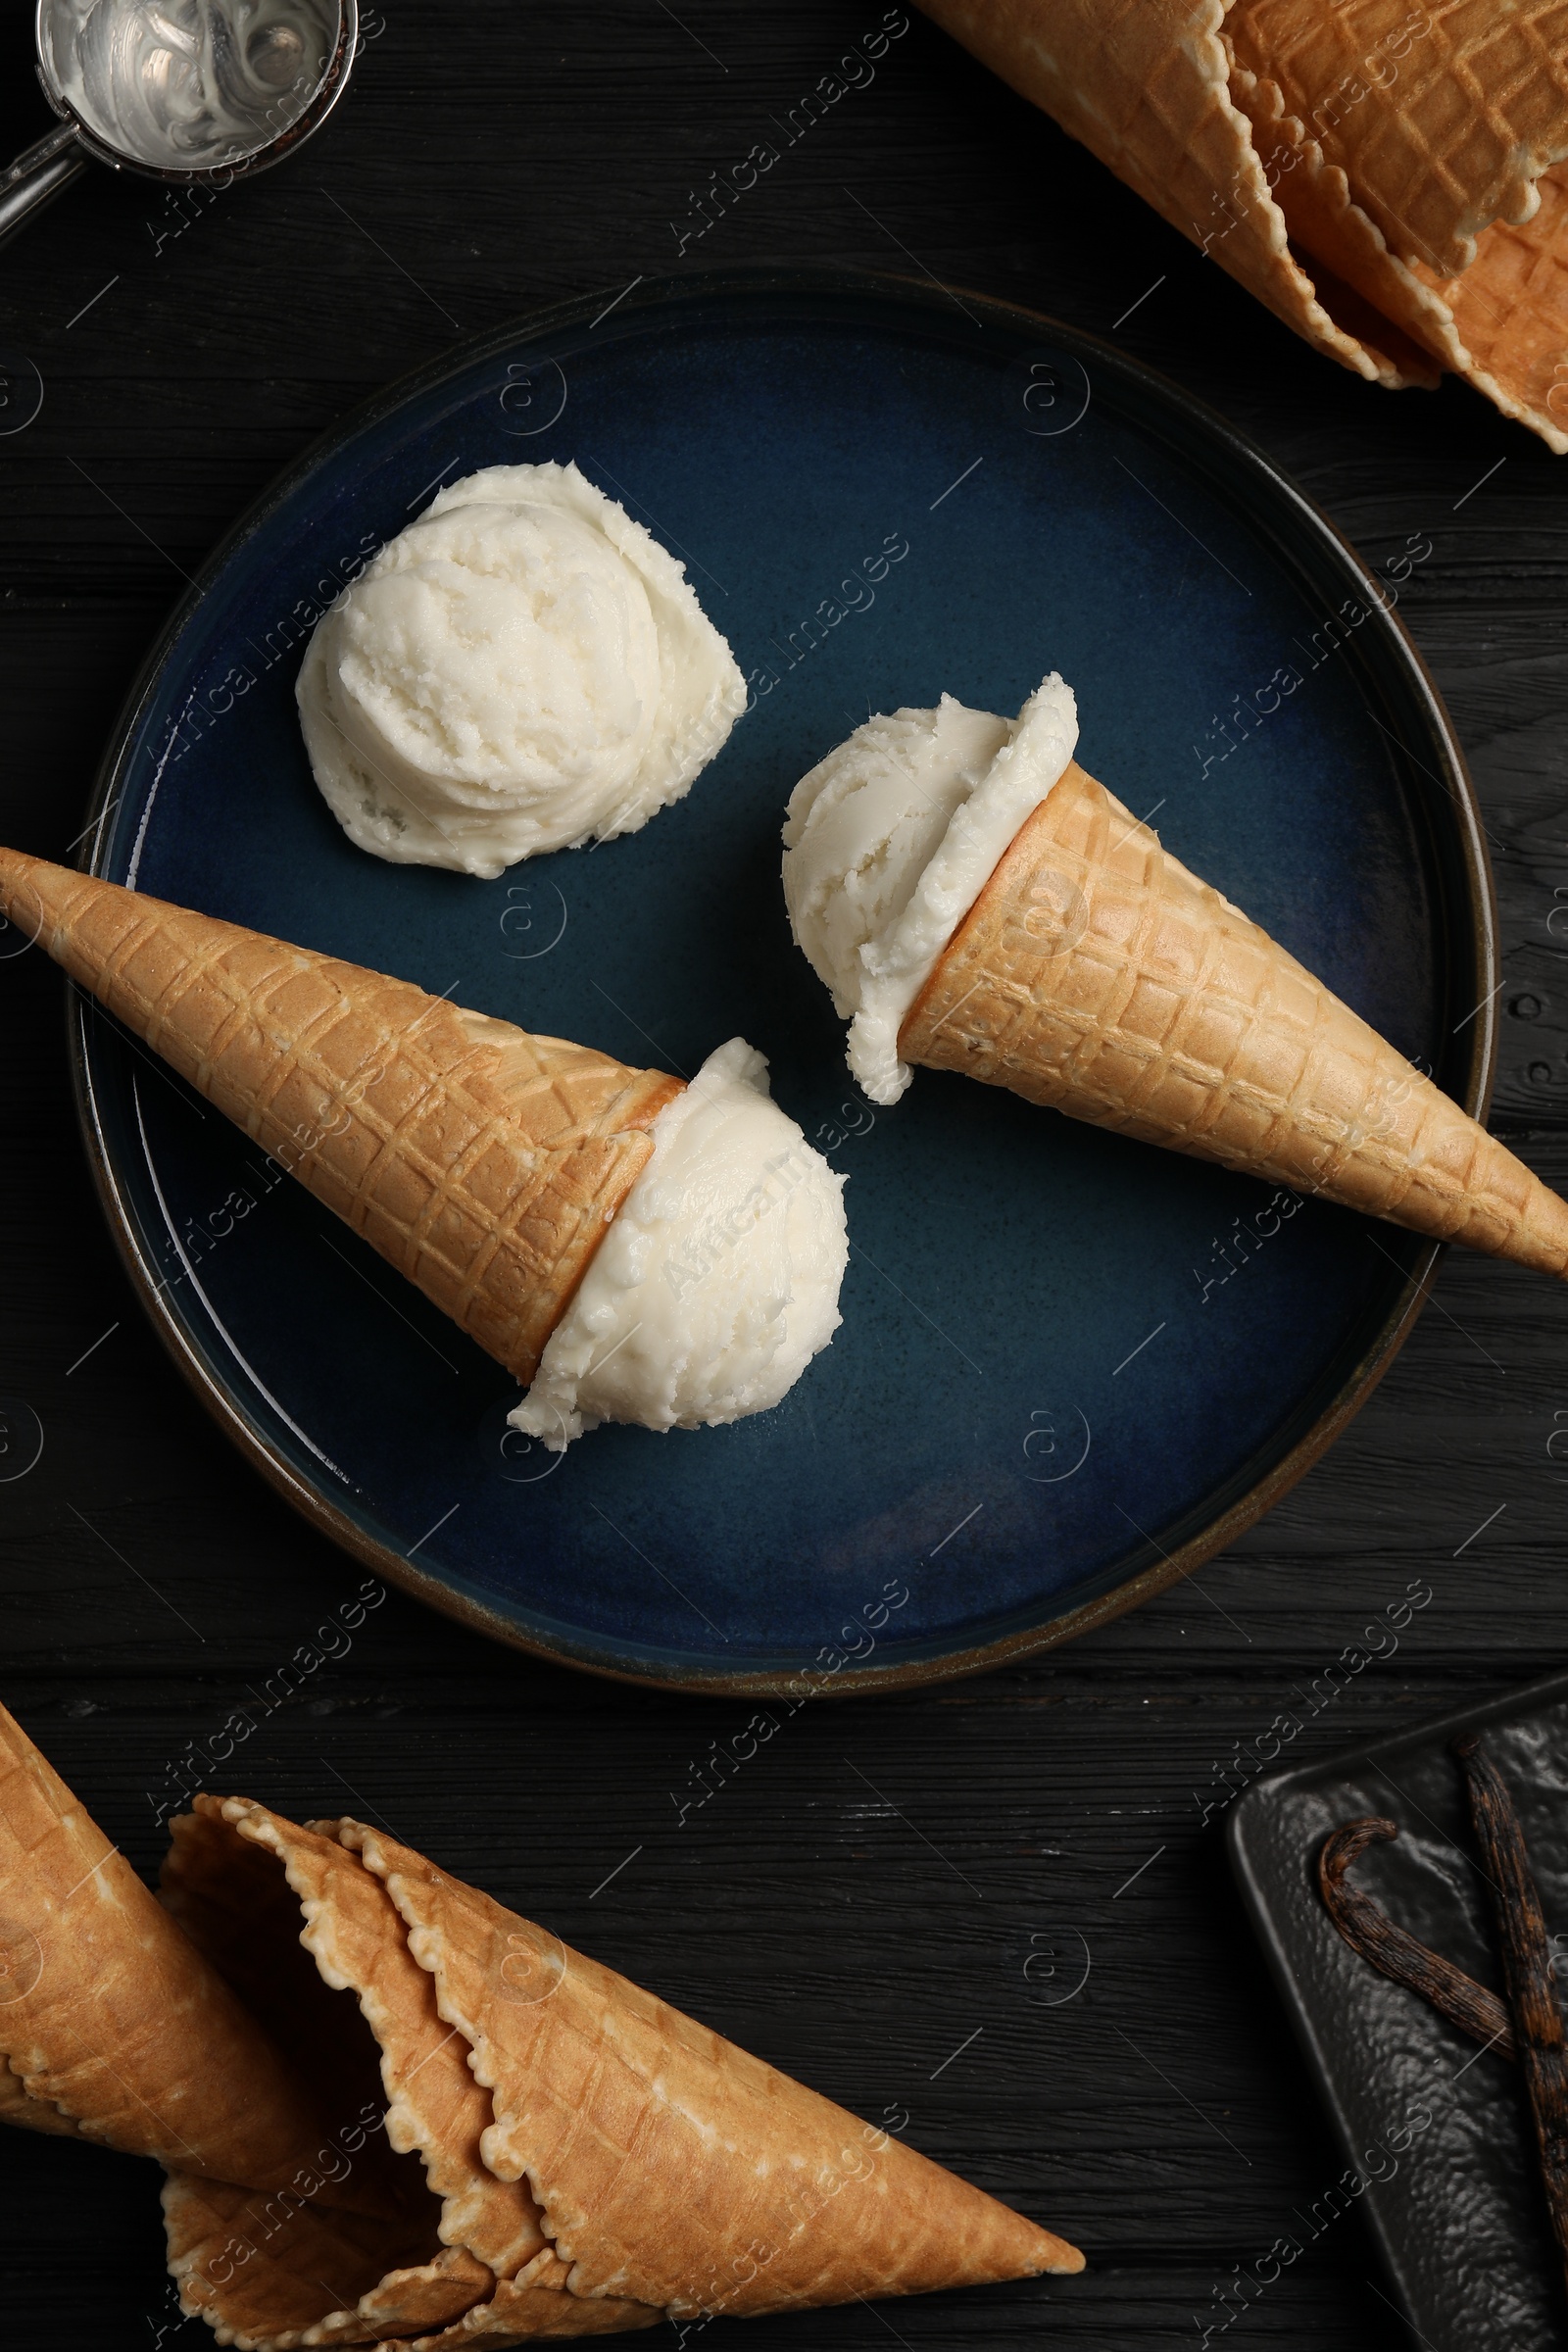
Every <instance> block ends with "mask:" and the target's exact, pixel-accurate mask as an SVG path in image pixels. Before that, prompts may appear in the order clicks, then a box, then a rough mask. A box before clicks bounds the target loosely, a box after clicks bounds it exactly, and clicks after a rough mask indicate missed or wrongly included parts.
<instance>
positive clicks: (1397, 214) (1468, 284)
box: [922, 0, 1568, 454]
mask: <svg viewBox="0 0 1568 2352" xmlns="http://www.w3.org/2000/svg"><path fill="white" fill-rule="evenodd" d="M922 6H923V7H924V8H925V11H926V13H927V15H929V16H931V17H934V18H935V19H936V21H937V22H938V23H939V24H940V25H944V26H945V27H946V28H947V30H948V31H950V32H951V33H953V34H954V35H955V36H956V38H957V39H958V40H960V41H962V42H963V44H964V45H965V47H967V48H969V49H971V50H973V52H974V53H975V55H976V56H977V57H979V58H981V59H982V60H983V61H984V62H985V63H986V64H987V65H989V66H990V67H991V68H992V69H993V71H994V72H996V73H999V74H1001V75H1002V77H1003V78H1004V79H1005V80H1006V81H1009V82H1010V83H1011V84H1012V86H1013V87H1014V88H1015V89H1017V90H1019V91H1021V92H1022V94H1023V95H1024V96H1025V97H1026V98H1029V99H1031V100H1033V102H1034V103H1035V104H1036V105H1037V106H1040V107H1042V108H1044V110H1045V111H1046V112H1047V113H1048V114H1050V115H1052V116H1054V118H1055V120H1056V121H1057V122H1058V123H1060V124H1061V126H1062V128H1063V129H1064V130H1066V131H1068V132H1069V133H1070V134H1071V135H1072V136H1073V137H1074V138H1077V139H1080V140H1081V141H1082V142H1083V144H1084V145H1085V146H1087V147H1088V148H1090V149H1091V150H1092V152H1093V153H1094V154H1095V155H1097V156H1098V157H1099V158H1100V160H1101V161H1102V163H1103V164H1105V165H1107V166H1108V167H1109V169H1110V170H1111V171H1113V172H1115V173H1116V174H1117V176H1118V177H1119V178H1121V179H1122V180H1124V181H1125V182H1126V183H1127V185H1128V186H1129V187H1132V188H1134V189H1135V190H1136V191H1137V192H1138V194H1139V195H1141V196H1142V197H1143V198H1144V199H1145V201H1146V202H1148V203H1149V204H1152V206H1153V207H1154V209H1155V210H1156V211H1157V212H1159V213H1161V214H1162V215H1163V216H1164V218H1165V219H1166V220H1167V221H1170V223H1171V224H1172V226H1173V227H1175V228H1178V229H1180V230H1181V231H1182V233H1183V234H1184V235H1186V236H1189V237H1191V238H1192V240H1193V242H1194V243H1195V244H1197V245H1198V246H1199V247H1200V248H1201V250H1202V251H1203V252H1204V253H1206V254H1207V255H1208V256H1209V257H1210V258H1211V259H1212V260H1214V261H1216V262H1218V263H1219V265H1220V267H1221V268H1222V269H1223V270H1227V271H1228V272H1229V273H1230V275H1231V276H1232V277H1234V278H1236V279H1237V280H1238V281H1239V282H1240V283H1241V284H1242V285H1244V286H1246V287H1247V288H1248V290H1249V291H1250V293H1252V294H1254V295H1255V296H1256V297H1257V298H1258V300H1259V301H1262V302H1264V303H1266V304H1267V305H1268V307H1269V309H1270V310H1271V311H1273V313H1274V314H1275V316H1276V317H1277V318H1279V319H1284V320H1285V322H1286V324H1287V325H1289V326H1292V327H1294V328H1295V329H1296V331H1297V332H1298V333H1299V334H1300V335H1302V336H1303V337H1304V338H1305V339H1306V340H1307V341H1308V342H1309V343H1312V344H1313V345H1315V346H1316V348H1317V349H1318V350H1319V351H1322V352H1324V353H1325V354H1326V355H1327V356H1328V357H1329V358H1331V359H1335V360H1338V361H1339V362H1340V364H1341V365H1342V366H1343V367H1347V368H1353V369H1354V370H1355V371H1356V372H1357V373H1358V374H1361V375H1364V376H1367V377H1369V378H1373V379H1375V380H1377V381H1378V382H1380V383H1383V384H1385V385H1387V386H1389V387H1391V388H1397V387H1398V386H1400V385H1407V384H1428V385H1430V384H1433V383H1435V382H1436V381H1437V380H1438V371H1439V369H1440V368H1451V369H1452V370H1453V371H1454V372H1456V373H1458V374H1460V375H1463V376H1465V377H1466V378H1467V379H1468V380H1469V381H1470V382H1471V383H1473V384H1474V385H1475V386H1476V388H1477V389H1478V390H1479V391H1481V392H1483V393H1485V394H1486V396H1487V397H1488V398H1489V399H1491V400H1493V401H1495V404H1496V405H1497V407H1498V408H1499V409H1501V410H1502V412H1503V414H1504V415H1505V416H1509V417H1515V418H1517V419H1518V421H1519V422H1521V423H1523V424H1525V425H1527V426H1528V427H1529V428H1530V429H1531V430H1532V431H1533V432H1536V433H1539V434H1540V436H1541V438H1542V439H1543V440H1544V441H1545V442H1546V443H1547V445H1548V447H1550V448H1552V449H1554V450H1556V451H1557V452H1558V453H1559V454H1562V453H1563V452H1565V451H1568V434H1565V432H1564V430H1563V427H1564V425H1565V424H1568V389H1565V385H1564V379H1563V377H1561V376H1559V374H1558V373H1557V366H1558V363H1559V362H1561V361H1568V282H1565V281H1568V218H1565V215H1568V181H1564V179H1563V174H1564V172H1568V164H1565V165H1558V164H1556V163H1555V162H1554V159H1555V158H1557V157H1560V156H1562V155H1563V154H1564V152H1565V147H1568V64H1565V58H1568V7H1565V5H1564V0H1429V4H1428V5H1426V6H1411V5H1410V4H1409V0H1341V4H1340V5H1337V6H1335V7H1333V8H1323V7H1321V6H1317V5H1313V4H1312V0H1236V5H1234V6H1232V5H1231V0H922ZM1391 240H1392V241H1391ZM1554 396H1555V397H1554Z"/></svg>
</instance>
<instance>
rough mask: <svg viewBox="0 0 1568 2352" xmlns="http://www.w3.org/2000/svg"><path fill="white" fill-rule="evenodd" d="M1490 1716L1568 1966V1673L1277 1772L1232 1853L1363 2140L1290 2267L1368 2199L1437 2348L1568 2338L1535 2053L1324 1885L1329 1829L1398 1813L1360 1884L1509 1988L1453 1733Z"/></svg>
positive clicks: (1535, 2350)
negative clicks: (1528, 2053) (1532, 2109)
mask: <svg viewBox="0 0 1568 2352" xmlns="http://www.w3.org/2000/svg"><path fill="white" fill-rule="evenodd" d="M1472 1730H1473V1731H1483V1732H1485V1733H1486V1735H1487V1744H1488V1747H1489V1749H1490V1751H1491V1753H1492V1755H1493V1756H1494V1758H1495V1761H1496V1763H1497V1766H1498V1768H1499V1770H1500V1771H1501V1772H1502V1774H1503V1777H1504V1779H1505V1780H1506V1781H1507V1784H1508V1787H1509V1789H1510V1790H1511V1792H1512V1794H1513V1798H1514V1801H1515V1803H1516V1805H1517V1806H1518V1808H1519V1814H1520V1818H1521V1820H1522V1821H1523V1823H1524V1829H1525V1836H1526V1838H1527V1839H1528V1841H1529V1846H1530V1856H1531V1861H1532V1863H1533V1865H1534V1868H1535V1874H1536V1879H1537V1883H1538V1885H1539V1887H1540V1888H1541V1896H1542V1902H1543V1905H1544V1910H1545V1915H1546V1926H1547V1930H1548V1933H1553V1932H1554V1933H1557V1934H1560V1936H1561V1942H1560V1944H1559V1945H1558V1947H1557V1948H1558V1949H1560V1951H1561V1952H1562V1954H1563V1956H1564V1961H1563V1966H1562V1967H1561V1968H1560V1969H1559V1971H1558V1974H1559V1977H1560V1978H1561V1979H1562V1980H1563V1981H1564V1983H1565V1984H1568V1675H1558V1676H1556V1677H1554V1678H1553V1679H1552V1680H1551V1681H1550V1682H1545V1683H1537V1684H1535V1685H1533V1686H1532V1687H1531V1688H1530V1689H1528V1690H1526V1691H1516V1692H1514V1693H1513V1694H1512V1696H1510V1697H1508V1698H1505V1699H1499V1700H1495V1701H1493V1702H1492V1703H1491V1704H1489V1705H1486V1706H1483V1707H1474V1708H1468V1709H1466V1710H1465V1711H1464V1712H1463V1713H1462V1714H1456V1715H1447V1716H1445V1717H1444V1718H1443V1719H1442V1720H1441V1721H1440V1722H1437V1723H1431V1724H1427V1725H1425V1726H1424V1727H1423V1728H1422V1729H1420V1730H1419V1731H1415V1732H1409V1733H1405V1734H1402V1735H1401V1736H1400V1737H1399V1738H1397V1739H1394V1740H1383V1741H1380V1742H1379V1743H1378V1744H1376V1745H1374V1746H1371V1747H1366V1748H1363V1749H1360V1750H1359V1751H1357V1752H1356V1753H1354V1754H1351V1755H1346V1756H1339V1757H1336V1758H1334V1759H1333V1760H1332V1761H1330V1762H1328V1763H1325V1764H1314V1765H1312V1766H1310V1767H1307V1768H1305V1769H1303V1770H1301V1771H1299V1772H1289V1773H1283V1774H1280V1775H1278V1776H1277V1777H1275V1778H1274V1779H1272V1780H1268V1781H1259V1782H1257V1783H1255V1784H1254V1786H1253V1787H1252V1788H1251V1789H1249V1790H1248V1791H1247V1792H1246V1794H1245V1795H1243V1796H1242V1797H1241V1798H1240V1799H1239V1800H1238V1801H1237V1803H1236V1805H1235V1806H1234V1808H1233V1810H1232V1813H1231V1818H1230V1823H1229V1831H1228V1844H1229V1849H1230V1856H1231V1862H1232V1866H1233V1868H1234V1870H1235V1872H1236V1875H1237V1878H1238V1880H1239V1882H1240V1884H1241V1888H1242V1893H1243V1896H1244V1898H1245V1899H1246V1902H1247V1905H1248V1908H1249V1910H1250V1913H1251V1917H1252V1921H1253V1924H1254V1926H1255V1927H1256V1929H1257V1932H1258V1935H1259V1936H1260V1938H1261V1940H1262V1944H1263V1949H1264V1951H1265V1953H1266V1954H1267V1956H1268V1959H1269V1962H1270V1965H1271V1966H1272V1968H1273V1970H1274V1974H1275V1976H1276V1978H1277V1979H1278V1981H1279V1985H1280V1989H1281V1991H1282V1993H1283V1994H1284V1997H1285V2003H1286V2007H1287V2008H1288V2010H1289V2011H1290V2014H1291V2017H1292V2020H1293V2022H1294V2024H1295V2026H1296V2030H1297V2033H1298V2034H1299V2036H1300V2039H1301V2042H1302V2044H1303V2046H1304V2048H1305V2051H1306V2055H1307V2061H1308V2064H1309V2065H1310V2066H1311V2068H1312V2070H1313V2072H1314V2074H1315V2075H1316V2076H1317V2078H1318V2080H1319V2081H1320V2082H1321V2084H1322V2088H1323V2096H1324V2098H1325V2100H1326V2102H1327V2104H1328V2108H1329V2112H1330V2115H1331V2116H1332V2118H1333V2121H1334V2124H1335V2127H1336V2130H1337V2131H1338V2135H1339V2137H1340V2139H1341V2141H1342V2143H1343V2148H1344V2153H1345V2157H1346V2166H1345V2169H1344V2170H1343V2171H1342V2172H1341V2173H1339V2174H1338V2175H1337V2176H1336V2177H1335V2178H1334V2179H1333V2180H1325V2181H1324V2182H1323V2185H1322V2190H1321V2193H1320V2194H1319V2195H1317V2196H1316V2197H1315V2199H1314V2201H1313V2203H1312V2204H1311V2206H1310V2207H1309V2208H1307V2209H1305V2210H1302V2211H1298V2212H1294V2213H1292V2214H1289V2215H1286V2216H1284V2217H1282V2224H1281V2234H1282V2240H1283V2241H1284V2242H1283V2243H1280V2244H1277V2245H1276V2247H1275V2249H1274V2253H1273V2257H1272V2272H1273V2276H1276V2277H1277V2276H1278V2275H1279V2266H1280V2265H1281V2264H1282V2263H1285V2262H1294V2261H1295V2260H1297V2259H1298V2256H1297V2255H1295V2254H1292V2253H1291V2252H1290V2251H1289V2247H1290V2246H1291V2245H1293V2244H1294V2245H1295V2246H1297V2247H1299V2249H1300V2251H1301V2252H1303V2253H1304V2252H1305V2251H1306V2250H1307V2249H1308V2248H1310V2247H1311V2246H1312V2245H1314V2244H1316V2242H1317V2240H1318V2239H1319V2238H1320V2237H1322V2236H1323V2235H1325V2234H1327V2233H1331V2232H1332V2231H1333V2230H1334V2229H1336V2228H1337V2227H1340V2226H1343V2217H1344V2215H1345V2213H1346V2212H1347V2211H1348V2209H1349V2208H1350V2207H1351V2206H1352V2205H1359V2207H1360V2208H1361V2211H1362V2213H1363V2216H1364V2218H1365V2219H1366V2221H1367V2223H1368V2224H1369V2225H1370V2227H1371V2229H1372V2232H1373V2234H1374V2236H1375V2237H1376V2238H1377V2239H1378V2240H1379V2241H1380V2243H1381V2245H1382V2248H1383V2251H1384V2253H1385V2255H1386V2257H1387V2259H1388V2263H1389V2267H1390V2269H1391V2271H1392V2272H1393V2274H1394V2278H1395V2282H1396V2284H1397V2289H1398V2291H1399V2293H1400V2295H1401V2296H1402V2297H1403V2300H1404V2302H1405V2304H1406V2306H1407V2308H1408V2311H1409V2314H1410V2317H1411V2319H1412V2321H1413V2322H1414V2325H1415V2327H1416V2329H1417V2331H1418V2333H1419V2336H1420V2338H1421V2339H1422V2340H1423V2341H1425V2342H1426V2343H1427V2344H1428V2345H1429V2346H1430V2347H1431V2348H1432V2352H1562V2347H1563V2346H1564V2345H1568V2295H1565V2292H1564V2286H1563V2277H1562V2269H1561V2265H1560V2264H1559V2262H1558V2261H1557V2258H1556V2255H1555V2250H1554V2246H1553V2241H1552V2238H1551V2235H1550V2230H1549V2227H1548V2224H1547V2220H1546V2214H1545V2206H1544V2196H1543V2191H1542V2188H1541V2183H1540V2176H1539V2173H1538V2171H1537V2167H1536V2161H1535V2155H1534V2143H1533V2135H1532V2128H1531V2123H1530V2117H1529V2111H1528V2108H1527V2106H1526V2102H1525V2095H1524V2086H1523V2083H1522V2082H1520V2080H1519V2078H1518V2070H1517V2068H1516V2067H1515V2066H1514V2065H1513V2064H1512V2062H1511V2061H1509V2060H1507V2059H1504V2058H1500V2057H1498V2056H1497V2054H1496V2053H1495V2051H1485V2052H1484V2051H1483V2050H1482V2048H1481V2045H1480V2044H1479V2043H1477V2042H1474V2041H1470V2040H1468V2039H1467V2038H1466V2037H1465V2035H1464V2034H1461V2033H1459V2031H1458V2030H1457V2028H1455V2027H1453V2026H1450V2025H1449V2024H1448V2023H1447V2021H1446V2019H1444V2018H1442V2017H1440V2016H1439V2015H1438V2014H1437V2012H1436V2011H1435V2010H1433V2009H1431V2008H1429V2007H1428V2006H1427V2004H1426V2003H1425V2002H1424V2001H1422V2000H1419V1999H1418V1998H1417V1997H1416V1996H1415V1995H1414V1994H1413V1993H1409V1992H1406V1991H1405V1990H1403V1988H1402V1987H1401V1986H1399V1985H1394V1984H1391V1983H1390V1982H1389V1980H1388V1979H1387V1978H1385V1977H1382V1976H1380V1975H1379V1974H1378V1973H1377V1972H1376V1971H1375V1970H1374V1969H1372V1968H1370V1967H1368V1966H1367V1964H1366V1963H1365V1962H1364V1961H1362V1960H1360V1959H1358V1958H1357V1957H1356V1955H1355V1954H1354V1953H1353V1952H1352V1951H1351V1950H1350V1949H1349V1947H1348V1945H1347V1944H1345V1943H1344V1942H1343V1941H1342V1940H1341V1938H1340V1936H1339V1935H1338V1933H1337V1931H1336V1930H1335V1928H1334V1927H1333V1925H1332V1923H1331V1922H1330V1920H1329V1917H1328V1914H1327V1912H1326V1911H1325V1910H1324V1908H1323V1903H1322V1898H1321V1896H1320V1895H1319V1892H1318V1888H1317V1878H1316V1870H1317V1855H1318V1850H1319V1848H1320V1847H1321V1845H1322V1842H1323V1839H1324V1838H1326V1837H1327V1835H1328V1834H1329V1832H1330V1831H1331V1830H1333V1829H1336V1828H1338V1827H1339V1826H1340V1824H1341V1823H1343V1822H1346V1821H1349V1820H1352V1819H1354V1818H1355V1817H1356V1816H1357V1815H1361V1814H1373V1813H1379V1814H1385V1815H1387V1816H1388V1817H1389V1819H1391V1820H1393V1821H1396V1822H1397V1823H1398V1825H1399V1837H1398V1838H1397V1840H1396V1841H1393V1842H1389V1843H1380V1844H1377V1845H1374V1846H1373V1847H1372V1848H1371V1849H1370V1850H1369V1851H1368V1852H1367V1853H1366V1854H1365V1855H1364V1856H1363V1857H1362V1858H1361V1860H1360V1861H1359V1862H1357V1864H1356V1865H1355V1874H1354V1876H1355V1884H1356V1885H1357V1886H1359V1887H1365V1888H1366V1889H1367V1891H1368V1892H1369V1893H1372V1894H1374V1895H1376V1896H1377V1898H1378V1900H1379V1901H1380V1902H1382V1903H1383V1905H1384V1907H1385V1908H1386V1909H1387V1910H1388V1911H1389V1912H1390V1913H1391V1914H1392V1915H1393V1917H1394V1918H1396V1919H1397V1920H1398V1921H1399V1922H1400V1923H1401V1924H1402V1925H1403V1926H1405V1927H1407V1928H1409V1929H1410V1930H1411V1932H1412V1933H1413V1934H1414V1935H1416V1936H1419V1937H1420V1938H1421V1940H1422V1942H1423V1943H1426V1944H1428V1945H1430V1946H1431V1947H1432V1948H1433V1949H1434V1950H1437V1951H1441V1952H1443V1953H1446V1955H1447V1957H1448V1958H1449V1959H1451V1960H1454V1961H1456V1962H1457V1963H1458V1965H1459V1966H1460V1967H1461V1968H1463V1969H1464V1970H1466V1972H1467V1973H1468V1974H1469V1975H1471V1976H1472V1977H1475V1978H1476V1979H1478V1980H1479V1981H1480V1982H1481V1983H1482V1984H1486V1985H1492V1986H1494V1987H1495V1988H1496V1989H1500V1987H1501V1984H1502V1976H1501V1967H1500V1963H1499V1961H1498V1958H1497V1956H1496V1948H1495V1932H1494V1926H1493V1920H1494V1914H1493V1909H1492V1898H1491V1894H1490V1891H1489V1889H1488V1887H1487V1885H1486V1883H1485V1880H1484V1879H1483V1877H1482V1874H1481V1867H1480V1864H1479V1861H1478V1860H1477V1858H1476V1853H1475V1845H1474V1840H1473V1838H1472V1836H1471V1832H1470V1824H1469V1813H1468V1807H1467V1804H1466V1800H1465V1793H1464V1788H1463V1784H1462V1781H1461V1778H1460V1773H1459V1768H1458V1766H1457V1764H1456V1763H1455V1762H1454V1760H1453V1758H1452V1757H1451V1755H1450V1754H1449V1753H1448V1743H1449V1741H1450V1740H1453V1739H1454V1738H1455V1737H1456V1736H1457V1735H1458V1734H1459V1733H1460V1732H1464V1731H1472ZM1268 2267H1270V2266H1269V2265H1265V2268H1268ZM1258 2291H1259V2293H1266V2282H1260V2284H1259V2289H1258Z"/></svg>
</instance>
